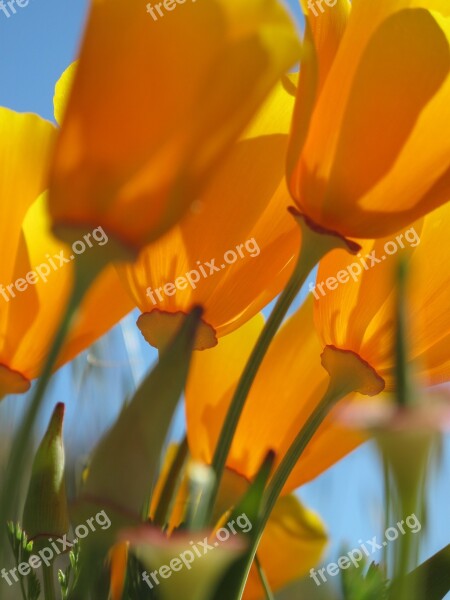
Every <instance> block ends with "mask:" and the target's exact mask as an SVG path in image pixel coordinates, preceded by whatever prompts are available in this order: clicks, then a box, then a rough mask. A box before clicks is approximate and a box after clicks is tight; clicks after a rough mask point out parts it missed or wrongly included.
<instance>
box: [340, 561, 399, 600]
mask: <svg viewBox="0 0 450 600" xmlns="http://www.w3.org/2000/svg"><path fill="white" fill-rule="evenodd" d="M365 566H366V565H365V563H364V562H361V566H360V568H358V569H348V570H345V571H342V576H341V582H342V595H343V598H344V600H387V598H388V593H387V581H386V577H385V574H384V573H383V570H382V569H381V568H380V566H379V565H377V564H376V563H374V562H373V563H371V564H370V565H369V567H368V568H367V569H365Z"/></svg>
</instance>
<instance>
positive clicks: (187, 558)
mask: <svg viewBox="0 0 450 600" xmlns="http://www.w3.org/2000/svg"><path fill="white" fill-rule="evenodd" d="M211 535H212V532H210V531H197V532H196V536H198V537H197V538H196V539H198V540H201V544H204V543H205V540H208V538H209V537H210V536H211ZM121 537H122V539H124V540H127V542H128V541H129V543H130V550H131V551H132V552H133V553H135V554H136V556H137V557H138V558H139V560H140V562H141V563H142V564H143V565H144V567H145V568H146V569H148V572H147V571H144V573H143V574H142V578H143V580H144V581H145V582H146V584H147V585H148V587H149V589H157V590H158V597H160V598H162V600H178V598H186V600H209V599H210V598H211V597H212V594H213V593H214V591H215V589H216V587H217V585H218V584H219V582H220V580H221V579H222V577H223V576H224V575H225V573H226V571H227V569H228V568H229V567H230V566H231V564H232V563H233V562H234V561H236V560H237V559H238V558H239V556H240V555H241V554H242V552H243V551H244V549H245V543H244V541H243V540H242V539H241V538H239V537H238V536H235V537H233V536H230V538H229V539H228V540H227V541H224V542H221V543H220V544H219V543H216V545H215V546H213V547H212V548H210V549H209V550H207V551H206V552H205V546H201V545H200V544H199V548H197V553H196V554H194V545H195V544H194V542H193V540H192V538H193V537H194V534H193V533H192V532H176V533H174V534H173V535H171V536H170V537H167V536H166V535H165V534H164V533H162V532H161V531H158V530H157V529H156V528H154V527H152V526H150V525H147V526H145V525H143V526H141V527H140V528H137V529H134V530H133V529H130V530H125V531H123V532H122V535H121ZM194 539H195V538H194ZM153 569H157V571H156V572H155V571H153ZM152 571H153V573H156V575H155V577H151V575H150V573H152ZM159 573H162V575H159ZM158 575H159V577H158Z"/></svg>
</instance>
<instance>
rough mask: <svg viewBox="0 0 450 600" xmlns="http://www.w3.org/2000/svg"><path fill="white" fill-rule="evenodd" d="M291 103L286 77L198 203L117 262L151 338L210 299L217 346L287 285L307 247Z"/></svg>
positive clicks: (207, 337)
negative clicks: (291, 179)
mask: <svg viewBox="0 0 450 600" xmlns="http://www.w3.org/2000/svg"><path fill="white" fill-rule="evenodd" d="M292 106H293V98H292V96H291V95H290V94H289V93H288V92H287V91H286V90H285V89H284V88H283V87H282V85H281V84H279V85H278V87H277V88H276V89H275V91H274V92H273V93H272V94H271V96H270V97H269V98H268V100H267V102H266V103H265V105H264V106H263V108H262V110H261V111H260V112H259V113H258V115H257V117H256V118H255V120H254V121H253V122H252V123H251V125H250V127H249V128H248V129H247V131H246V133H245V135H244V136H243V137H242V138H241V140H240V141H239V142H238V143H236V144H235V146H234V147H233V149H232V151H231V153H230V155H229V156H228V158H227V159H226V160H225V161H223V164H222V165H221V166H220V168H218V169H217V171H216V173H215V175H214V177H213V179H212V181H211V183H210V185H209V186H208V187H207V189H206V190H205V192H204V193H203V195H202V196H200V198H199V200H198V202H197V203H196V206H195V207H194V208H193V210H191V212H190V213H189V214H188V215H187V216H186V217H185V218H184V219H183V220H182V221H181V222H180V224H179V225H177V226H176V227H174V228H173V229H172V230H171V231H170V232H169V233H168V234H167V235H166V236H164V237H163V238H161V239H160V240H158V241H157V242H156V243H154V244H151V245H150V246H148V247H147V248H146V249H145V250H144V251H143V252H142V253H141V255H140V258H139V261H138V262H137V264H136V265H133V266H132V265H130V266H126V267H123V268H120V273H121V274H122V275H123V279H124V281H125V283H126V285H127V287H128V288H129V290H130V292H131V294H132V296H133V298H134V299H135V302H136V304H137V305H138V306H139V308H140V309H141V311H142V312H143V315H142V316H141V317H140V318H139V321H138V325H139V327H140V329H141V331H142V332H143V334H144V336H145V338H146V339H147V341H149V342H150V343H151V344H153V345H154V346H156V347H161V346H163V345H164V343H165V340H166V339H167V338H168V337H170V336H171V335H172V334H173V332H174V331H175V330H176V328H177V327H178V325H179V320H180V319H181V318H182V316H183V314H184V313H186V312H187V311H188V310H189V309H190V307H191V306H193V305H201V306H202V307H203V308H204V314H203V317H202V320H203V325H202V326H201V327H200V330H199V334H198V338H197V348H200V349H201V348H208V347H211V346H214V345H215V344H216V343H217V338H219V337H221V336H223V335H226V334H227V333H229V332H230V331H233V330H234V329H236V328H237V327H239V326H240V325H241V324H242V323H245V322H246V321H247V320H248V319H249V318H251V317H252V316H254V315H255V314H256V313H258V312H259V311H260V310H261V309H262V308H263V307H264V306H265V305H266V304H267V303H268V302H270V300H272V299H273V298H274V297H275V296H276V295H277V294H278V293H279V292H280V291H281V290H282V289H283V287H284V285H285V284H286V282H287V279H288V277H289V275H290V272H291V270H292V267H293V264H294V258H295V256H296V254H297V251H298V249H299V247H300V235H299V228H298V226H297V225H296V223H295V221H294V219H293V218H292V216H291V215H290V214H288V212H287V207H288V205H289V203H290V202H291V200H290V197H289V194H288V191H287V188H286V185H285V182H284V165H285V155H286V147H287V133H288V130H289V123H290V115H291V111H292Z"/></svg>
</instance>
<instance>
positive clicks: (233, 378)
mask: <svg viewBox="0 0 450 600" xmlns="http://www.w3.org/2000/svg"><path fill="white" fill-rule="evenodd" d="M263 324H264V321H263V318H262V317H261V316H260V315H258V316H256V317H254V318H253V319H251V320H250V321H249V322H248V323H246V324H245V325H243V326H242V327H241V328H239V329H238V330H237V331H235V332H233V333H231V334H230V335H228V336H226V337H224V338H222V339H220V340H219V343H218V345H217V347H216V348H212V349H211V350H209V351H208V352H202V353H194V356H193V362H192V367H191V371H190V375H189V380H188V385H187V388H186V415H187V432H188V442H189V448H190V451H191V454H192V457H193V459H195V460H197V461H200V462H203V463H206V464H211V462H212V458H213V454H214V450H215V448H216V444H217V440H218V436H219V433H220V430H221V427H222V424H223V421H224V418H225V415H226V412H227V409H228V407H229V404H230V400H231V398H232V395H233V392H234V390H235V388H236V385H237V382H238V380H239V377H240V375H241V372H242V370H243V368H244V365H245V363H246V361H247V359H248V357H249V355H250V352H251V350H252V349H253V347H254V344H255V342H256V340H257V339H258V336H259V334H260V332H261V329H262V326H263ZM322 350H323V346H322V344H321V342H320V339H319V336H318V335H317V333H316V331H315V329H314V326H313V303H312V299H309V300H308V302H306V303H305V304H304V305H303V306H302V307H301V309H300V310H299V311H298V312H296V313H295V314H294V315H293V316H292V317H291V318H290V319H288V320H287V321H286V322H285V324H284V325H283V326H282V328H281V329H280V331H279V332H278V334H277V335H276V336H275V338H274V341H273V343H272V345H271V346H270V348H269V350H268V352H267V355H266V357H265V358H264V361H263V363H262V366H261V368H260V370H259V372H258V375H257V377H256V380H255V382H254V384H253V386H252V388H251V390H250V393H249V396H248V398H247V402H246V404H245V407H244V410H243V413H242V416H241V419H240V421H239V426H238V428H237V432H236V435H235V437H234V439H233V443H232V446H231V450H230V453H229V455H228V459H227V464H226V471H225V482H226V484H225V488H227V489H226V490H224V484H222V489H221V490H220V492H219V503H220V506H222V504H223V506H225V505H226V504H227V502H228V506H229V505H231V504H232V503H233V502H236V500H237V499H238V498H239V497H240V496H241V495H242V493H243V491H245V489H246V486H247V485H248V481H251V480H253V478H254V477H255V475H256V473H257V472H258V469H259V468H260V465H261V463H262V461H263V460H264V458H265V456H266V454H267V452H268V451H270V450H273V451H275V453H276V463H275V468H276V467H277V466H278V464H279V462H280V461H281V459H282V458H283V457H284V455H285V454H286V452H287V450H288V448H289V446H290V445H291V443H292V442H293V440H294V438H295V436H296V435H297V433H298V432H299V431H300V429H301V428H302V426H303V425H304V423H305V422H306V420H307V418H308V417H309V416H310V414H311V413H312V411H313V410H314V409H315V408H316V406H317V404H318V403H319V402H320V400H321V399H322V397H323V394H324V392H325V390H326V388H327V385H328V375H327V372H326V371H325V369H324V368H323V367H322V366H321V359H320V355H321V352H322ZM280 382H282V383H280ZM352 399H354V397H351V398H350V401H351V400H352ZM364 439H365V438H364V437H363V436H362V435H361V434H360V433H358V432H354V431H350V432H349V431H348V430H347V428H346V427H345V426H344V425H341V424H340V423H339V422H338V421H337V419H336V414H335V412H334V411H333V412H332V413H331V414H330V415H329V416H328V417H327V418H326V419H325V421H324V422H323V423H322V425H321V427H320V428H319V430H318V432H317V433H316V434H315V436H314V437H313V439H312V440H311V442H310V443H309V445H308V447H307V449H306V451H305V452H304V454H303V455H302V457H301V459H300V460H299V462H298V463H297V465H296V467H295V469H294V470H293V471H292V473H291V475H290V478H289V480H288V482H287V484H286V486H285V489H284V491H283V496H282V497H281V498H280V499H279V500H278V502H277V505H276V508H275V511H274V512H273V513H272V516H271V518H270V520H269V523H268V526H267V527H266V530H265V533H264V535H263V538H262V541H261V544H260V546H259V549H258V556H259V558H260V562H261V564H262V566H263V568H264V570H265V572H266V575H267V578H268V581H269V584H270V586H271V588H272V589H274V590H277V589H279V588H281V587H282V586H283V585H286V583H288V582H290V581H293V580H295V579H298V578H299V577H301V576H302V575H304V574H305V573H307V572H308V571H309V569H310V568H311V567H313V566H315V565H316V564H317V562H318V560H319V559H320V555H321V552H322V551H323V548H324V544H325V538H326V536H325V532H324V528H323V526H322V525H321V524H320V521H319V520H318V519H317V517H316V516H314V515H313V514H312V513H311V512H310V511H308V510H306V509H304V508H302V507H301V506H300V505H299V504H298V502H297V500H296V499H295V497H293V496H290V495H289V492H291V491H293V490H294V489H296V488H297V487H299V486H300V485H302V484H304V483H306V482H307V481H309V480H311V479H313V478H314V477H316V476H317V475H319V474H320V473H322V472H323V471H324V470H325V469H327V468H328V467H330V466H331V465H332V464H334V463H335V462H336V461H338V460H339V459H340V458H342V457H343V456H345V455H346V454H347V453H348V452H350V451H351V450H353V449H354V448H356V447H357V446H358V445H359V444H360V443H362V442H363V441H364ZM225 492H226V500H227V502H224V501H223V500H221V499H220V498H221V497H223V496H224V494H225ZM277 538H278V542H275V540H276V539H277ZM275 547H276V552H275V551H274V548H275ZM281 565H282V566H281ZM246 594H247V596H246V598H249V599H252V600H253V599H255V600H256V599H257V598H261V597H263V595H262V588H261V584H260V582H259V580H258V576H257V573H256V571H254V570H252V572H251V576H250V578H249V582H248V585H247V588H246Z"/></svg>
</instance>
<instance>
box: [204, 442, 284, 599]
mask: <svg viewBox="0 0 450 600" xmlns="http://www.w3.org/2000/svg"><path fill="white" fill-rule="evenodd" d="M274 460H275V454H274V453H273V452H269V453H268V454H267V456H266V458H265V460H264V462H263V464H262V465H261V468H260V470H259V472H258V474H257V476H256V478H255V480H254V481H253V483H252V484H251V486H250V487H249V489H248V490H247V493H246V494H245V495H244V497H243V498H242V500H241V501H240V502H239V503H238V504H237V505H236V507H235V508H234V509H233V511H232V513H231V516H230V518H229V519H228V522H231V521H233V520H236V519H237V518H238V517H239V516H240V515H243V514H245V515H246V516H247V518H248V520H249V521H250V523H252V524H256V523H257V522H258V520H259V517H260V513H261V508H262V498H263V493H264V489H265V487H266V484H267V481H268V479H269V476H270V473H271V471H272V467H273V463H274ZM255 530H257V527H252V529H251V530H250V531H249V532H248V533H247V534H242V535H245V536H246V537H247V538H252V536H253V532H254V531H255ZM251 547H252V544H251V543H250V548H251ZM252 561H253V556H250V555H249V552H247V551H246V552H245V553H244V555H243V556H242V557H241V558H240V559H239V560H238V561H236V562H235V563H234V564H233V565H232V566H231V568H230V569H229V570H228V572H227V574H226V577H225V578H224V580H223V581H222V583H221V585H219V587H218V589H217V591H216V594H215V596H214V600H230V599H232V598H233V599H234V598H235V597H237V594H238V593H239V590H240V587H241V584H242V580H243V578H244V577H245V574H246V571H247V569H248V565H249V562H252Z"/></svg>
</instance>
